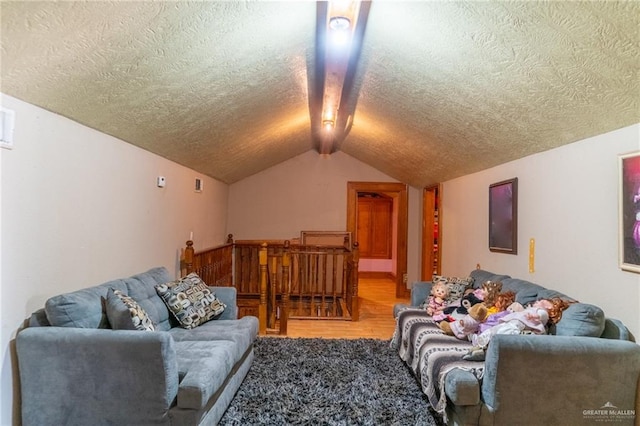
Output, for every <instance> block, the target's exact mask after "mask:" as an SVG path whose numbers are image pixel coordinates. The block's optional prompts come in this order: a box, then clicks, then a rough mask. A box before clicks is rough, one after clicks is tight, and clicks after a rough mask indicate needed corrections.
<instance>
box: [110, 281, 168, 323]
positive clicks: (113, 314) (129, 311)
mask: <svg viewBox="0 0 640 426" xmlns="http://www.w3.org/2000/svg"><path fill="white" fill-rule="evenodd" d="M105 310H106V312H107V318H108V319H109V323H110V324H111V328H112V329H114V330H141V331H155V329H156V328H155V326H154V325H153V322H151V319H149V315H147V312H146V311H145V310H144V309H143V308H142V306H140V305H139V304H138V302H136V301H135V300H133V299H132V298H131V297H129V296H127V295H126V294H124V293H123V292H121V291H120V290H114V289H112V288H110V289H109V290H108V291H107V299H106V303H105Z"/></svg>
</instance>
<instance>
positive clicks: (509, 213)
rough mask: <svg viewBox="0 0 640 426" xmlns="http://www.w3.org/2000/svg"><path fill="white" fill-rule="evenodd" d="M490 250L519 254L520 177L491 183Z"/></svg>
mask: <svg viewBox="0 0 640 426" xmlns="http://www.w3.org/2000/svg"><path fill="white" fill-rule="evenodd" d="M489 250H490V251H493V252H498V253H508V254H518V178H513V179H508V180H504V181H502V182H497V183H494V184H491V185H489Z"/></svg>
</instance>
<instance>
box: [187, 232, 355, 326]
mask: <svg viewBox="0 0 640 426" xmlns="http://www.w3.org/2000/svg"><path fill="white" fill-rule="evenodd" d="M182 272H183V274H187V273H190V272H196V273H198V275H200V277H201V278H202V279H203V281H205V282H206V283H207V284H209V285H216V286H234V287H235V288H236V289H237V294H238V299H237V300H238V316H239V317H242V316H245V315H254V316H257V317H258V318H259V320H260V333H261V334H271V333H274V334H286V333H287V321H288V319H289V318H304V319H342V320H351V321H357V320H358V318H359V303H358V248H357V243H354V244H353V247H348V246H346V245H345V246H319V245H314V246H308V245H307V246H303V245H299V244H291V243H290V242H289V241H282V240H270V241H259V240H243V241H236V242H233V237H232V235H229V239H228V241H227V244H224V245H221V246H219V247H214V248H211V249H207V250H202V251H200V252H197V253H196V252H194V250H193V242H192V241H188V242H187V247H186V249H185V253H184V262H183V271H182Z"/></svg>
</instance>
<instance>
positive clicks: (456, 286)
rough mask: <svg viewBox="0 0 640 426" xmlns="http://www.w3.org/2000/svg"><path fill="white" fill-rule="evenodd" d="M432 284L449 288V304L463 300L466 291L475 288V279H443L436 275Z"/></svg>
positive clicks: (446, 300) (447, 300) (447, 301)
mask: <svg viewBox="0 0 640 426" xmlns="http://www.w3.org/2000/svg"><path fill="white" fill-rule="evenodd" d="M431 282H432V283H433V284H436V283H443V284H444V285H446V286H447V289H448V290H449V294H448V295H447V298H446V299H445V302H446V303H447V304H449V303H451V302H454V301H456V300H459V299H461V298H462V296H463V295H464V291H465V290H466V289H468V288H471V287H473V278H471V277H443V276H442V275H434V276H433V278H432V280H431Z"/></svg>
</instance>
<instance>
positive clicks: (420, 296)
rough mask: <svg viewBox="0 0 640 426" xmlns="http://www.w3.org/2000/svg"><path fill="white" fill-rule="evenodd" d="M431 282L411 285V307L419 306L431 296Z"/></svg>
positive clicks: (418, 282)
mask: <svg viewBox="0 0 640 426" xmlns="http://www.w3.org/2000/svg"><path fill="white" fill-rule="evenodd" d="M431 286H432V283H431V281H416V282H414V283H413V284H412V285H411V306H420V305H421V304H422V303H423V302H424V301H425V300H427V297H429V294H431Z"/></svg>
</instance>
